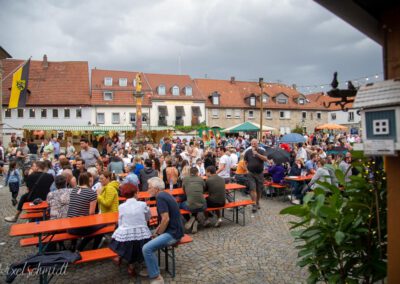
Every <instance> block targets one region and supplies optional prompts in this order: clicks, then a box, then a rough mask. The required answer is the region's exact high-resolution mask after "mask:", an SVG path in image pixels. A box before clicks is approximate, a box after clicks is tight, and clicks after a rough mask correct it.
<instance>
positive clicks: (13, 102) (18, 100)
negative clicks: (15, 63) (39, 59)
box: [8, 59, 31, 109]
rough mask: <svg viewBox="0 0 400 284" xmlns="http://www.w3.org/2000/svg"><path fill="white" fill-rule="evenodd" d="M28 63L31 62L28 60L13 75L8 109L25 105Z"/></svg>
mask: <svg viewBox="0 0 400 284" xmlns="http://www.w3.org/2000/svg"><path fill="white" fill-rule="evenodd" d="M30 62H31V60H30V59H29V60H28V61H27V62H26V63H25V64H24V65H22V66H21V67H20V68H18V70H17V71H15V72H14V74H13V80H12V86H11V96H10V102H9V103H8V108H9V109H12V108H18V107H24V106H25V105H26V98H27V92H28V77H29V65H30Z"/></svg>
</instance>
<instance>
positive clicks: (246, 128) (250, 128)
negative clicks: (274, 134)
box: [222, 121, 275, 133]
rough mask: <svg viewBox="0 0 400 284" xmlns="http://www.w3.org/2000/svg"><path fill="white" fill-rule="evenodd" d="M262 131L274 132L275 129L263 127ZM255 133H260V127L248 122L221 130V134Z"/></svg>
mask: <svg viewBox="0 0 400 284" xmlns="http://www.w3.org/2000/svg"><path fill="white" fill-rule="evenodd" d="M262 130H263V131H272V130H275V128H273V127H269V126H266V125H263V127H262ZM257 131H260V125H259V124H257V123H254V122H249V121H246V122H244V123H240V124H236V125H234V126H231V127H228V128H226V129H224V130H222V132H225V133H238V132H257Z"/></svg>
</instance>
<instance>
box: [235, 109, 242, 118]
mask: <svg viewBox="0 0 400 284" xmlns="http://www.w3.org/2000/svg"><path fill="white" fill-rule="evenodd" d="M241 115H242V111H241V110H240V109H235V118H240V116H241Z"/></svg>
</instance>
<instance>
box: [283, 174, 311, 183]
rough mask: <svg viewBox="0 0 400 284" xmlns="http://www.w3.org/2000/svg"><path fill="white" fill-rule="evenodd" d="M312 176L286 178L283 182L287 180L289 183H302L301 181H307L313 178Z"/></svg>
mask: <svg viewBox="0 0 400 284" xmlns="http://www.w3.org/2000/svg"><path fill="white" fill-rule="evenodd" d="M313 176H314V175H306V176H286V177H285V180H289V181H298V182H302V181H309V180H311V179H312V178H313Z"/></svg>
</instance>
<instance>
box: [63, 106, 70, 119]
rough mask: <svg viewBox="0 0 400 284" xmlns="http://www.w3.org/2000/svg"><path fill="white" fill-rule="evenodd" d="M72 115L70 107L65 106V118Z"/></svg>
mask: <svg viewBox="0 0 400 284" xmlns="http://www.w3.org/2000/svg"><path fill="white" fill-rule="evenodd" d="M70 116H71V111H70V109H69V108H65V109H64V117H65V118H70Z"/></svg>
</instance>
